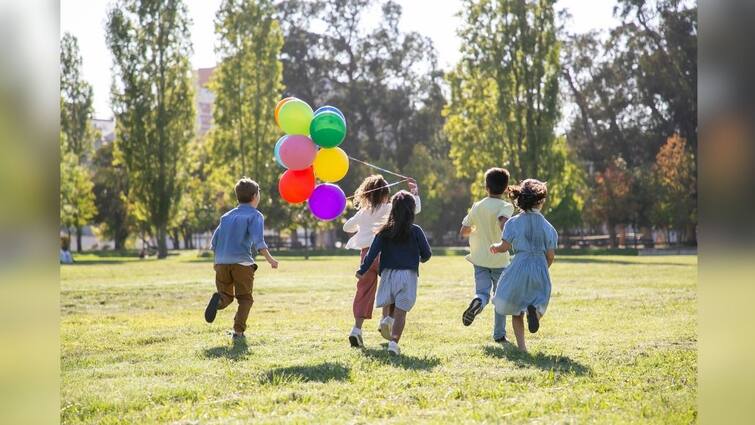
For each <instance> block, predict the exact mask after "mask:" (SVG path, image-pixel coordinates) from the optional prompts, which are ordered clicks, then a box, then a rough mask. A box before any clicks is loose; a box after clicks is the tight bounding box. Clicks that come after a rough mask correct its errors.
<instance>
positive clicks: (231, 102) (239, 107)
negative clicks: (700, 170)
mask: <svg viewBox="0 0 755 425" xmlns="http://www.w3.org/2000/svg"><path fill="white" fill-rule="evenodd" d="M274 12H275V9H274V7H273V3H272V1H269V0H260V1H248V0H225V1H223V3H222V4H221V5H220V9H219V10H218V12H217V15H216V18H215V32H216V34H217V35H218V36H219V40H218V44H217V48H216V51H217V53H218V55H219V56H220V57H221V62H220V65H219V66H218V67H217V68H216V69H215V71H214V73H213V76H212V80H211V83H210V88H211V90H212V91H213V92H214V93H215V102H214V106H213V120H214V126H213V130H212V133H211V138H212V149H213V151H212V161H213V162H214V163H215V164H217V165H218V166H221V165H226V166H228V168H229V170H230V172H229V173H228V177H229V179H228V181H227V182H226V183H225V190H226V191H228V190H229V189H230V188H232V187H233V184H234V183H235V181H236V180H238V179H239V178H240V177H242V176H244V175H246V176H250V177H252V178H254V179H255V180H256V181H257V182H258V183H259V184H260V186H261V188H262V190H263V192H266V193H275V192H276V190H277V189H276V188H277V180H278V175H279V168H278V166H277V164H275V161H274V159H273V147H274V145H275V140H276V139H277V137H278V136H279V130H278V129H277V127H276V124H275V121H274V120H273V118H272V117H273V112H274V110H275V106H276V104H277V103H278V100H279V99H280V94H281V92H282V89H283V88H282V85H281V78H282V64H281V62H280V60H279V55H280V51H281V47H282V46H283V35H282V33H281V30H280V27H279V25H278V21H277V20H276V19H275V18H274ZM262 205H263V208H264V209H265V213H266V216H267V218H268V224H269V225H275V224H277V223H279V222H280V218H281V215H282V213H281V212H280V209H281V205H280V201H279V199H278V198H277V197H271V196H268V197H266V198H264V199H263V201H262Z"/></svg>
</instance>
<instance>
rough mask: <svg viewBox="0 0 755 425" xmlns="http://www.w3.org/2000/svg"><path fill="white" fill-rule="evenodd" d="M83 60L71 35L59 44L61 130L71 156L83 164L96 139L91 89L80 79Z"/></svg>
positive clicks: (68, 34)
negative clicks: (92, 120)
mask: <svg viewBox="0 0 755 425" xmlns="http://www.w3.org/2000/svg"><path fill="white" fill-rule="evenodd" d="M82 64H83V59H82V57H81V53H80V52H79V42H78V39H77V38H76V37H75V36H73V35H71V34H70V33H65V34H63V38H62V39H61V40H60V98H61V99H60V129H61V131H62V132H63V133H64V134H65V135H66V140H67V143H66V146H67V148H66V149H67V150H68V152H71V153H73V154H74V155H76V156H77V157H78V161H79V162H80V163H83V162H84V161H85V160H86V159H87V158H88V157H89V155H90V154H91V150H92V142H93V140H94V138H95V136H96V133H95V130H94V128H93V126H92V124H91V119H92V112H93V109H92V101H93V100H92V99H93V91H92V86H91V85H90V84H89V83H88V82H86V81H85V80H84V79H83V77H82V75H81V66H82Z"/></svg>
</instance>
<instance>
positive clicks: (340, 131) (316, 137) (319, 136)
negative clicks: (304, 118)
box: [309, 111, 346, 148]
mask: <svg viewBox="0 0 755 425" xmlns="http://www.w3.org/2000/svg"><path fill="white" fill-rule="evenodd" d="M309 137H311V138H312V141H314V142H315V144H317V145H318V146H321V147H323V148H334V147H336V146H338V145H340V144H341V143H342V142H343V139H344V138H346V121H344V119H343V118H341V116H340V115H338V114H337V113H335V112H332V111H324V112H320V113H319V114H317V115H316V116H315V117H314V118H312V123H311V124H310V125H309Z"/></svg>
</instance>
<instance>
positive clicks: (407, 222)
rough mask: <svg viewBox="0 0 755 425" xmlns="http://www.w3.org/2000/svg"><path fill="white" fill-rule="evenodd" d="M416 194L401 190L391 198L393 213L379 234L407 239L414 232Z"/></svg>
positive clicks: (390, 238) (401, 239) (402, 239)
mask: <svg viewBox="0 0 755 425" xmlns="http://www.w3.org/2000/svg"><path fill="white" fill-rule="evenodd" d="M414 207H415V201H414V196H412V194H411V193H409V192H407V191H405V190H401V191H399V192H398V193H396V194H395V195H393V198H391V214H390V215H389V216H388V221H387V222H386V223H385V225H384V226H383V227H382V228H381V229H380V231H379V232H378V236H380V237H382V238H385V239H389V240H394V241H405V240H407V239H408V238H409V235H410V234H411V232H412V224H413V223H414Z"/></svg>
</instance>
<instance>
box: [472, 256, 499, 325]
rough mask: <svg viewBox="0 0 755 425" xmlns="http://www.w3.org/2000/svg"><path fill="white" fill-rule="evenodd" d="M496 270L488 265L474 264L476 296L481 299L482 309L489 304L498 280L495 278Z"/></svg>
mask: <svg viewBox="0 0 755 425" xmlns="http://www.w3.org/2000/svg"><path fill="white" fill-rule="evenodd" d="M494 270H495V269H489V268H487V267H480V266H474V286H475V297H476V298H479V299H480V302H481V303H480V311H482V309H483V308H484V307H485V306H486V305H488V302H489V301H490V292H491V290H492V289H493V285H494V284H495V282H496V281H497V279H495V280H494V278H493V271H494ZM499 275H500V274H499ZM478 314H479V313H478Z"/></svg>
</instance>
